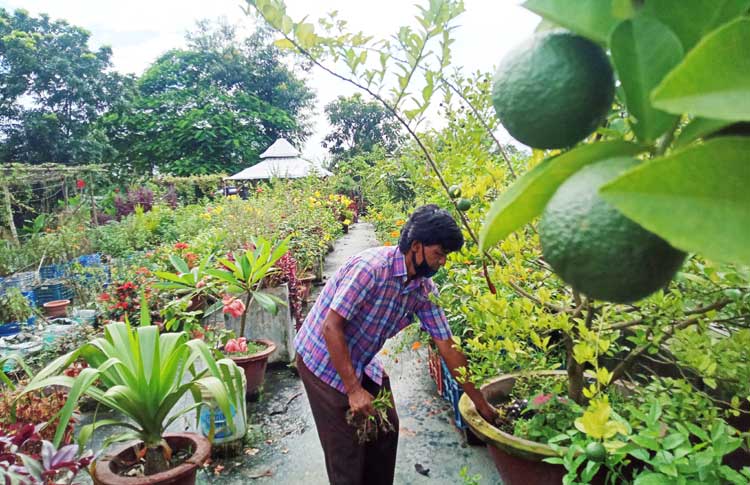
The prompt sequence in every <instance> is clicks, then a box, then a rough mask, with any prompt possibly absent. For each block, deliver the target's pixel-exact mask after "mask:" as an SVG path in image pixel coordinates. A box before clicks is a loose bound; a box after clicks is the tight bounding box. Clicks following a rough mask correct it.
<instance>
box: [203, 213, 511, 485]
mask: <svg viewBox="0 0 750 485" xmlns="http://www.w3.org/2000/svg"><path fill="white" fill-rule="evenodd" d="M377 244H378V243H377V240H376V238H375V232H374V228H373V226H372V225H371V224H368V223H358V224H354V225H352V226H351V228H350V231H349V233H348V234H347V235H345V236H344V237H343V238H341V239H339V240H338V241H337V242H336V245H335V248H334V250H333V252H332V253H330V254H329V255H328V256H327V258H326V261H325V266H324V275H325V276H330V275H332V274H333V273H334V272H335V271H336V269H338V267H339V266H340V265H342V264H343V263H344V262H345V261H346V260H347V259H348V258H349V257H350V256H352V255H354V254H356V253H358V252H359V251H361V250H363V249H366V248H368V247H373V246H376V245H377ZM318 290H319V289H318ZM403 346H404V345H401V347H403ZM386 348H387V349H388V355H386V356H385V357H384V358H383V361H384V363H385V365H386V368H387V371H388V373H389V375H390V376H391V383H392V387H393V394H394V397H395V399H396V404H397V409H398V413H399V417H400V422H401V430H400V438H399V450H398V458H397V464H396V478H395V483H396V484H397V485H402V484H432V485H442V484H445V485H448V484H450V485H453V484H456V483H463V480H462V479H461V478H460V476H459V472H460V470H461V468H462V467H464V466H466V467H467V468H468V471H469V473H470V474H471V475H474V474H480V475H481V476H482V477H483V478H482V480H481V483H482V484H485V485H486V484H493V483H499V481H498V479H497V472H496V471H495V467H494V465H493V464H492V461H491V459H490V457H489V454H488V453H487V450H486V449H485V448H483V447H473V446H469V445H467V444H466V443H465V442H464V440H463V438H462V436H461V434H460V433H459V432H458V431H457V430H456V428H455V427H454V426H453V424H452V422H451V416H452V410H451V408H450V405H449V404H448V403H446V402H445V401H444V400H442V399H441V398H439V397H438V396H437V394H436V390H435V384H434V383H433V382H432V380H431V379H430V377H429V375H428V372H427V363H426V350H425V349H419V350H417V351H414V350H412V349H411V348H410V347H407V348H406V349H403V350H401V351H399V338H398V337H396V338H394V339H391V340H390V341H389V343H388V344H387V346H386ZM265 387H266V389H265V394H264V396H263V397H262V399H261V400H260V401H259V402H257V403H252V404H251V405H250V406H249V412H250V415H251V420H252V421H253V422H254V423H255V425H254V426H253V427H252V428H253V430H251V440H250V443H251V444H249V445H246V448H245V450H244V453H243V454H242V455H240V456H239V457H237V458H234V459H232V458H228V459H225V460H217V461H215V462H214V463H213V464H212V465H211V466H209V467H208V468H207V470H206V472H205V473H199V476H198V482H199V483H201V484H209V483H211V484H214V483H215V484H226V485H240V484H243V485H244V484H248V483H258V484H266V483H267V484H292V485H297V484H305V485H325V484H327V483H328V480H327V478H326V473H325V465H324V461H323V452H322V450H321V448H320V442H319V441H318V436H317V432H316V430H315V423H314V422H313V419H312V414H311V412H310V407H309V405H308V403H307V397H306V396H305V394H304V390H303V388H302V384H301V382H300V381H299V379H298V378H297V377H296V375H295V374H294V372H293V371H292V370H291V369H289V368H286V367H281V368H279V367H277V368H271V369H269V371H268V373H267V375H266V384H265ZM417 464H419V465H421V467H422V468H423V469H429V476H423V475H421V474H419V473H418V472H417V471H416V469H415V465H417ZM217 465H219V466H220V468H219V470H220V471H219V472H218V473H217V472H216V469H217Z"/></svg>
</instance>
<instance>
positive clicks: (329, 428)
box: [294, 205, 496, 485]
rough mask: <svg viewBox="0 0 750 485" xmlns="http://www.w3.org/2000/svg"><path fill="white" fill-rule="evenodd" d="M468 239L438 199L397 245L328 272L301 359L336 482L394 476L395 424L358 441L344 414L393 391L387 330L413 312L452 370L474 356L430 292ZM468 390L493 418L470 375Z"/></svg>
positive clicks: (344, 484)
mask: <svg viewBox="0 0 750 485" xmlns="http://www.w3.org/2000/svg"><path fill="white" fill-rule="evenodd" d="M463 243H464V239H463V235H462V234H461V229H460V228H459V227H458V225H457V224H456V221H455V220H454V219H453V217H451V215H450V214H449V213H448V212H446V211H445V210H442V209H440V208H438V207H437V206H436V205H425V206H422V207H419V208H417V210H415V211H414V213H413V214H412V215H411V217H410V218H409V220H408V221H407V222H406V224H405V225H404V227H403V229H402V230H401V237H400V239H399V245H398V247H379V248H372V249H368V250H365V251H363V252H362V253H360V254H358V255H356V256H354V257H352V258H351V259H349V261H347V262H346V263H345V264H344V265H343V266H342V267H341V268H339V270H338V271H337V272H336V274H335V275H334V276H333V277H332V278H331V279H330V280H329V281H328V283H327V284H326V286H325V288H324V289H323V291H322V293H321V294H320V296H319V297H318V300H317V301H316V302H315V305H314V306H313V307H312V309H311V310H310V313H309V314H308V315H307V318H306V319H305V322H304V324H303V325H302V328H301V329H300V331H299V332H298V333H297V337H296V338H295V341H294V344H295V348H296V351H297V368H298V369H299V373H300V377H301V379H302V382H303V384H304V386H305V391H306V393H307V397H308V399H309V401H310V407H311V409H312V413H313V418H314V419H315V425H316V427H317V428H318V436H319V438H320V443H321V445H322V446H323V452H324V455H325V461H326V470H327V472H328V479H329V481H330V483H331V484H332V485H360V484H391V483H393V475H394V470H395V467H396V447H397V445H398V429H399V424H398V415H397V414H396V410H395V406H394V407H393V408H392V409H389V411H388V419H389V421H390V423H391V424H392V425H393V427H394V429H395V431H394V432H391V433H386V434H382V433H380V434H378V436H377V439H375V440H373V441H371V442H368V443H365V444H363V445H360V444H359V443H358V441H357V437H356V429H355V428H354V427H352V426H350V425H349V424H347V420H346V413H347V411H349V410H351V412H352V413H354V414H355V415H364V416H371V415H373V414H374V412H375V411H374V409H373V406H372V401H373V396H376V395H377V394H378V392H379V391H380V390H381V389H385V390H388V391H389V392H390V382H389V380H388V376H387V375H385V373H384V371H383V366H382V364H381V362H380V360H379V359H378V358H377V353H378V352H379V351H380V349H381V348H382V347H383V344H385V341H386V339H388V338H389V337H392V336H394V335H396V334H397V333H398V332H399V331H400V330H401V329H403V328H404V327H406V326H407V325H409V324H410V323H411V322H412V320H413V319H414V315H417V317H419V319H420V321H421V324H422V328H423V329H424V330H426V331H427V332H428V333H429V334H430V336H431V337H432V338H433V340H434V341H435V344H436V345H437V348H438V350H439V352H440V355H441V356H442V357H443V359H445V362H446V364H448V367H449V368H450V370H451V373H453V374H454V375H455V374H456V368H458V367H461V366H465V365H466V358H465V357H464V356H463V354H462V353H461V352H460V351H458V350H457V349H455V348H454V347H453V341H452V340H451V332H450V327H449V326H448V322H447V320H446V318H445V314H444V313H443V311H442V310H441V309H440V308H439V307H438V306H437V305H435V303H434V302H432V301H431V300H430V298H429V295H430V293H433V292H435V285H434V284H433V283H432V280H431V279H430V278H431V277H432V276H433V275H434V274H435V273H436V272H437V271H438V269H440V267H442V266H443V265H444V264H445V259H446V256H447V255H448V253H451V252H453V251H458V250H459V249H461V247H462V246H463ZM464 392H466V394H467V395H468V396H469V397H470V398H471V399H472V401H474V403H475V404H476V406H477V410H478V411H479V413H480V414H481V415H482V416H483V417H484V418H485V419H488V420H491V421H492V420H494V417H495V416H496V411H495V409H494V408H493V407H492V406H491V405H490V404H489V403H488V402H487V401H486V400H485V399H484V397H483V396H482V394H481V393H480V392H479V391H478V390H477V389H476V388H475V387H474V386H473V385H472V384H470V383H468V382H467V383H466V384H464Z"/></svg>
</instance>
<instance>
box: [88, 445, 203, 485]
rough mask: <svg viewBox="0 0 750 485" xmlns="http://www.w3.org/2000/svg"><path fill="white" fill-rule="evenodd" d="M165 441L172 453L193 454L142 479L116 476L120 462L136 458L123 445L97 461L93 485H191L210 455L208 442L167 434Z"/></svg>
mask: <svg viewBox="0 0 750 485" xmlns="http://www.w3.org/2000/svg"><path fill="white" fill-rule="evenodd" d="M164 438H165V439H166V440H167V443H169V446H170V447H171V448H172V451H173V452H176V451H177V450H185V449H189V448H190V449H192V450H193V454H192V455H191V456H190V458H188V459H187V460H185V461H184V462H183V463H182V464H180V465H178V466H176V467H174V468H171V469H169V470H167V471H165V472H161V473H155V474H153V475H148V476H141V477H123V476H121V475H119V474H118V472H119V471H120V465H119V463H122V462H124V463H129V462H132V461H133V459H134V458H135V455H134V454H135V448H134V447H133V446H132V445H129V446H123V447H120V448H118V449H116V450H114V451H113V452H112V453H108V454H106V455H103V456H102V457H101V458H99V459H98V460H97V461H96V463H95V464H94V466H93V467H92V468H93V473H92V475H93V477H94V483H95V484H96V485H153V484H162V485H194V484H195V473H196V472H197V471H198V468H199V467H201V466H203V464H204V463H205V462H206V460H207V459H208V457H209V455H210V454H211V443H210V442H209V441H208V439H206V438H204V437H203V436H201V435H199V434H195V433H167V434H165V435H164Z"/></svg>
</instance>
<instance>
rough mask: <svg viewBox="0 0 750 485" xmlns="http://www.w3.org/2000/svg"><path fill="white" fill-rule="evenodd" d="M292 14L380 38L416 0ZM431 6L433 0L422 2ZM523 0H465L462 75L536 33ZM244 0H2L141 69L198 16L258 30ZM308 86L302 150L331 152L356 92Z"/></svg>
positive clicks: (408, 16) (327, 1) (300, 4)
mask: <svg viewBox="0 0 750 485" xmlns="http://www.w3.org/2000/svg"><path fill="white" fill-rule="evenodd" d="M286 3H287V6H288V12H289V14H290V16H291V17H292V19H294V20H295V21H296V20H299V19H300V18H301V17H302V16H304V15H310V18H311V19H317V18H318V17H321V16H323V15H324V14H325V13H326V12H330V11H331V10H338V11H339V17H340V18H342V19H346V20H347V21H348V22H349V24H350V26H351V28H352V29H356V30H363V31H364V32H366V33H368V34H371V35H375V36H376V37H379V38H382V37H386V36H389V35H391V34H393V33H395V32H396V31H397V30H398V28H399V27H400V26H401V25H407V24H411V25H413V18H414V16H415V14H416V12H417V9H416V8H415V7H414V4H415V3H417V2H413V1H408V0H407V1H404V0H379V1H372V0H368V1H364V0H318V1H310V0H287V2H286ZM418 3H420V4H426V3H427V0H423V1H421V2H418ZM520 3H521V1H520V0H465V6H466V12H465V13H464V14H462V15H461V17H459V19H458V24H459V25H460V27H459V28H458V29H457V30H456V31H455V33H454V37H455V38H456V43H455V44H454V46H453V59H454V65H460V66H463V67H464V72H473V71H476V70H477V69H481V70H483V71H489V70H491V69H492V68H493V66H495V65H497V63H498V61H499V60H500V59H501V58H502V56H503V55H504V54H505V53H506V52H507V51H508V50H509V49H510V48H512V47H513V46H514V45H515V44H517V43H519V42H520V41H521V40H523V39H524V38H525V37H527V36H528V35H530V34H531V33H532V32H533V30H534V27H535V26H536V24H537V22H538V18H537V17H536V16H534V15H533V14H531V13H529V12H527V11H526V10H524V9H522V8H521V7H520V6H519V4H520ZM243 5H244V2H242V1H239V0H210V1H206V0H127V1H122V0H118V1H114V0H0V6H1V7H4V8H6V9H9V10H14V9H16V8H24V9H26V10H28V11H29V12H30V13H31V14H32V15H34V16H36V15H38V14H40V13H47V14H49V15H50V16H51V17H52V18H55V19H58V18H60V19H65V20H67V21H68V22H69V23H71V24H74V25H77V26H80V27H83V28H85V29H87V30H88V31H89V32H91V41H90V47H91V48H92V49H96V48H98V47H99V46H101V45H110V46H111V47H112V50H113V58H112V60H113V62H114V66H115V69H117V70H118V71H120V72H123V73H135V74H140V73H142V72H143V71H144V70H145V69H146V68H147V67H148V66H149V65H150V64H151V63H152V62H153V61H154V60H155V59H156V58H157V57H158V56H159V55H161V54H162V53H164V52H165V51H167V50H169V49H172V48H176V47H182V46H184V45H185V40H184V35H185V32H186V31H188V30H192V29H193V28H194V27H195V22H196V21H197V20H199V19H205V18H208V19H217V18H220V17H224V18H226V19H227V20H228V21H229V22H230V23H232V24H239V25H245V26H248V28H252V19H251V18H250V17H247V16H245V14H244V12H242V10H241V8H242V6H243ZM309 85H310V86H311V87H312V88H313V89H314V90H315V91H316V93H317V96H318V106H317V115H316V118H315V119H316V124H315V130H316V133H315V134H314V135H313V136H312V137H311V138H310V140H309V141H308V143H307V145H306V146H305V147H303V152H304V154H305V155H306V156H307V157H309V158H312V159H316V160H320V159H321V158H322V157H323V156H324V154H325V150H324V149H323V148H322V147H320V141H321V140H322V139H323V137H324V136H325V134H326V132H327V126H326V123H325V120H324V116H323V114H322V113H323V106H325V104H327V103H328V102H330V101H331V100H333V99H335V98H336V96H338V95H341V94H347V95H348V94H351V93H352V92H354V91H353V89H352V88H350V87H349V86H348V85H345V84H344V83H343V82H341V81H338V80H336V79H335V78H332V77H331V76H330V75H328V74H326V73H323V72H318V71H315V70H314V71H312V73H311V74H310V75H309Z"/></svg>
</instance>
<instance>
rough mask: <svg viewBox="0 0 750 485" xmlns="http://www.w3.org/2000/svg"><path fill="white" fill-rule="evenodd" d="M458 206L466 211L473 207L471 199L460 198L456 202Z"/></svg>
mask: <svg viewBox="0 0 750 485" xmlns="http://www.w3.org/2000/svg"><path fill="white" fill-rule="evenodd" d="M456 207H457V208H458V210H460V211H463V212H466V211H467V210H469V209H471V201H470V200H469V199H458V202H456Z"/></svg>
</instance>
